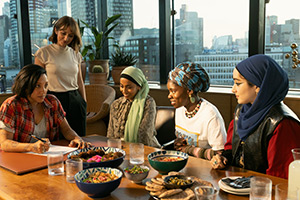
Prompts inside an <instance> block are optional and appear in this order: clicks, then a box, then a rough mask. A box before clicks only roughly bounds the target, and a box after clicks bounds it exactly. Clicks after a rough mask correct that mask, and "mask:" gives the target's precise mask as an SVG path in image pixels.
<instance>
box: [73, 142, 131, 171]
mask: <svg viewBox="0 0 300 200" xmlns="http://www.w3.org/2000/svg"><path fill="white" fill-rule="evenodd" d="M125 155H126V153H125V151H124V150H122V149H119V148H114V147H90V148H85V149H78V150H76V151H73V152H71V153H70V154H69V155H68V158H69V159H78V158H80V159H82V161H83V169H87V168H93V167H112V168H116V167H118V166H119V165H121V164H122V162H123V161H124V158H125Z"/></svg>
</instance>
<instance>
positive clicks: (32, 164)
mask: <svg viewBox="0 0 300 200" xmlns="http://www.w3.org/2000/svg"><path fill="white" fill-rule="evenodd" d="M76 149H77V148H72V147H66V146H57V145H51V146H50V149H49V151H48V152H54V151H61V152H63V153H64V154H65V159H67V153H69V152H71V151H74V150H76ZM0 166H1V167H3V168H5V169H8V170H10V171H12V172H14V173H16V174H19V175H20V174H24V173H28V172H31V171H34V170H38V169H42V168H46V167H47V152H45V153H43V154H37V153H32V152H27V153H11V152H4V151H2V150H0Z"/></svg>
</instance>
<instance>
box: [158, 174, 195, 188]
mask: <svg viewBox="0 0 300 200" xmlns="http://www.w3.org/2000/svg"><path fill="white" fill-rule="evenodd" d="M164 183H165V187H166V188H168V189H176V188H181V189H185V188H188V187H191V186H192V185H193V183H194V180H193V178H191V177H187V176H184V175H172V176H167V177H165V178H164Z"/></svg>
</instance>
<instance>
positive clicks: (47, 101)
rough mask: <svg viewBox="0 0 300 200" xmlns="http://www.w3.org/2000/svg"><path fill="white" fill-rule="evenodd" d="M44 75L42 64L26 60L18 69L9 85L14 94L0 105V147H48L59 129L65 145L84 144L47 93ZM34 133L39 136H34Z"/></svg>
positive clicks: (18, 149) (39, 149) (41, 150)
mask: <svg viewBox="0 0 300 200" xmlns="http://www.w3.org/2000/svg"><path fill="white" fill-rule="evenodd" d="M47 88H48V79H47V75H46V71H45V69H44V68H42V67H40V66H38V65H34V64H30V65H27V66H25V67H23V68H22V69H21V70H20V72H19V73H18V75H17V77H16V79H15V82H14V84H13V86H12V92H13V93H14V94H15V95H14V96H12V97H10V98H8V99H6V100H5V101H4V102H3V103H2V105H1V107H0V128H1V129H0V145H1V149H2V150H3V151H14V152H27V151H31V152H36V153H44V152H45V151H48V149H49V145H50V141H54V140H57V139H58V138H59V132H61V133H62V134H63V135H64V137H65V138H66V139H67V140H71V142H70V144H69V146H71V147H78V148H84V147H88V146H89V145H90V144H89V143H86V142H84V141H83V140H82V139H81V138H80V137H79V136H78V135H77V134H76V133H75V132H74V131H73V129H71V128H70V126H69V124H68V122H67V120H66V118H65V112H64V110H63V108H62V106H61V104H60V102H59V100H58V99H57V98H56V97H55V96H53V95H47ZM32 135H35V136H37V137H39V138H42V140H43V141H44V142H43V141H41V140H38V141H37V140H36V139H34V138H33V137H32Z"/></svg>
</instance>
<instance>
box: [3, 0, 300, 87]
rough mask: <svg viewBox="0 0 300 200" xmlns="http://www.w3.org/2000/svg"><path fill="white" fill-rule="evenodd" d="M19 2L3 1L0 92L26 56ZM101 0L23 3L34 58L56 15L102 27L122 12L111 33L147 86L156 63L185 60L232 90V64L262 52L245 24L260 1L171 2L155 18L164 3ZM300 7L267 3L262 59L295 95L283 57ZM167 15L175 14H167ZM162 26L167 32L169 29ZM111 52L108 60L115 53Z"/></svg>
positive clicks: (298, 26)
mask: <svg viewBox="0 0 300 200" xmlns="http://www.w3.org/2000/svg"><path fill="white" fill-rule="evenodd" d="M19 1H21V0H1V1H0V91H2V92H3V91H5V89H4V88H5V85H6V86H7V87H8V88H10V87H11V84H12V80H13V78H14V77H15V75H16V74H17V73H18V71H19V69H20V67H21V66H20V65H21V64H20V60H19V57H20V56H19V55H23V54H21V53H19V45H21V46H22V43H20V42H19V41H18V29H17V20H16V19H15V18H14V15H15V14H16V2H19ZM106 1H107V4H106V5H107V8H103V7H102V6H103V5H105V4H102V3H103V2H105V1H104V0H103V1H102V0H101V1H99V0H59V1H58V0H34V1H32V0H28V11H29V12H28V13H29V16H28V18H25V20H29V25H30V35H31V38H30V39H31V50H32V52H31V54H34V53H35V52H36V50H37V49H38V48H40V47H41V46H44V45H47V44H49V41H48V38H49V36H50V35H51V32H52V27H53V22H55V20H57V19H58V18H60V17H61V16H64V15H69V16H72V17H73V18H75V19H76V20H77V19H80V20H83V21H85V22H87V23H88V24H90V25H94V26H97V27H98V26H99V24H101V23H100V21H99V20H102V18H100V17H98V16H101V15H100V14H103V13H105V12H106V13H107V16H112V15H115V14H122V17H121V18H120V19H119V26H118V28H117V29H115V31H114V32H113V35H114V37H115V38H116V40H117V41H118V42H119V44H120V45H121V47H122V49H124V50H125V51H128V52H131V53H132V54H133V55H135V56H136V57H137V58H138V63H137V64H136V65H137V67H139V68H141V69H142V70H143V72H144V73H145V75H146V77H147V79H148V80H149V81H160V71H161V70H164V69H166V66H160V62H161V63H164V61H165V60H170V59H172V61H170V63H172V64H173V66H172V67H174V66H175V65H177V64H179V63H180V62H183V61H192V62H196V63H200V64H201V65H202V66H203V67H204V68H205V69H206V70H207V72H208V73H209V75H210V78H211V83H212V85H228V86H229V85H231V84H232V71H233V69H234V67H235V66H236V64H237V63H238V62H240V61H241V60H243V59H245V58H247V57H248V55H249V54H251V55H252V54H253V53H252V50H253V48H252V47H251V45H252V44H258V45H259V46H260V47H261V49H263V44H261V42H260V41H259V40H258V39H257V38H258V36H257V37H256V36H255V37H256V39H257V41H253V38H252V35H253V34H252V35H251V33H252V31H253V30H254V29H255V30H258V27H252V28H251V30H249V16H250V21H251V20H253V17H251V16H258V13H257V12H258V9H253V10H252V11H251V12H252V13H250V6H249V5H250V3H252V2H261V1H262V0H253V1H252V0H251V1H250V0H244V1H241V0H226V1H220V0H209V1H199V0H170V5H171V10H172V9H173V8H174V11H172V12H170V14H168V13H167V14H165V15H161V16H160V17H159V15H160V14H163V13H162V12H163V11H164V10H163V9H159V7H160V6H162V5H169V3H166V4H163V3H164V2H166V1H149V0H124V1H121V0H106ZM97 3H101V5H97ZM98 8H99V10H98ZM299 8H300V1H299V0H286V1H280V0H270V2H269V3H267V4H266V9H265V10H266V16H265V53H266V54H267V55H270V56H272V57H273V58H274V59H275V60H276V61H277V62H279V63H280V64H281V65H282V66H283V68H284V69H285V70H286V71H287V72H288V74H289V78H290V87H291V88H296V89H300V69H299V68H300V67H299V66H300V65H298V67H297V68H296V69H294V68H292V66H293V65H294V62H293V60H292V59H291V58H289V59H285V54H286V53H291V52H292V49H291V47H290V46H291V44H292V43H298V44H299V45H300V23H299V20H300V15H299V11H298V9H299ZM105 9H106V10H105ZM103 10H105V12H103ZM166 10H167V9H166ZM261 10H263V9H261ZM159 11H160V13H159ZM175 11H176V12H175ZM171 13H172V14H174V13H176V14H174V16H172V15H171ZM165 18H166V19H165ZM162 19H163V20H162ZM172 19H174V20H172ZM164 20H165V22H167V21H168V20H170V21H171V25H170V30H171V31H170V32H171V34H170V35H171V36H168V33H166V34H165V33H162V31H161V32H160V31H159V27H162V26H161V24H162V23H161V22H162V21H164ZM166 24H167V26H166V27H167V28H168V23H166ZM259 24H261V23H259ZM81 25H82V24H81ZM163 32H164V31H163ZM249 32H250V37H249V38H248V36H249ZM160 34H165V35H164V36H166V37H165V38H166V40H165V41H168V40H169V38H171V39H170V44H169V43H168V42H166V43H165V44H164V45H165V46H163V45H162V46H163V48H161V49H160V44H159V42H160V41H159V37H160V36H161V35H160ZM259 39H261V37H260V38H259ZM249 40H251V41H249ZM83 42H84V44H88V43H90V42H91V41H90V39H89V38H88V36H87V33H84V35H83ZM249 44H251V45H250V46H249ZM28 46H29V45H28ZM169 47H170V48H171V47H172V50H173V51H172V55H169V53H168V55H166V54H164V53H163V51H164V48H169ZM255 49H257V48H256V47H255ZM21 50H22V49H21ZM109 50H110V52H108V55H109V56H110V55H111V53H112V51H113V48H109ZM161 50H163V51H161ZM167 50H168V49H167ZM297 50H298V51H300V50H299V49H297ZM260 51H261V50H260ZM166 52H168V51H166ZM25 54H26V52H25ZM28 54H29V53H28ZM27 56H28V55H27ZM30 56H32V55H30ZM21 57H22V56H21ZM32 58H33V57H32ZM160 58H162V59H160ZM162 74H163V73H162ZM3 77H5V79H3Z"/></svg>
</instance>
